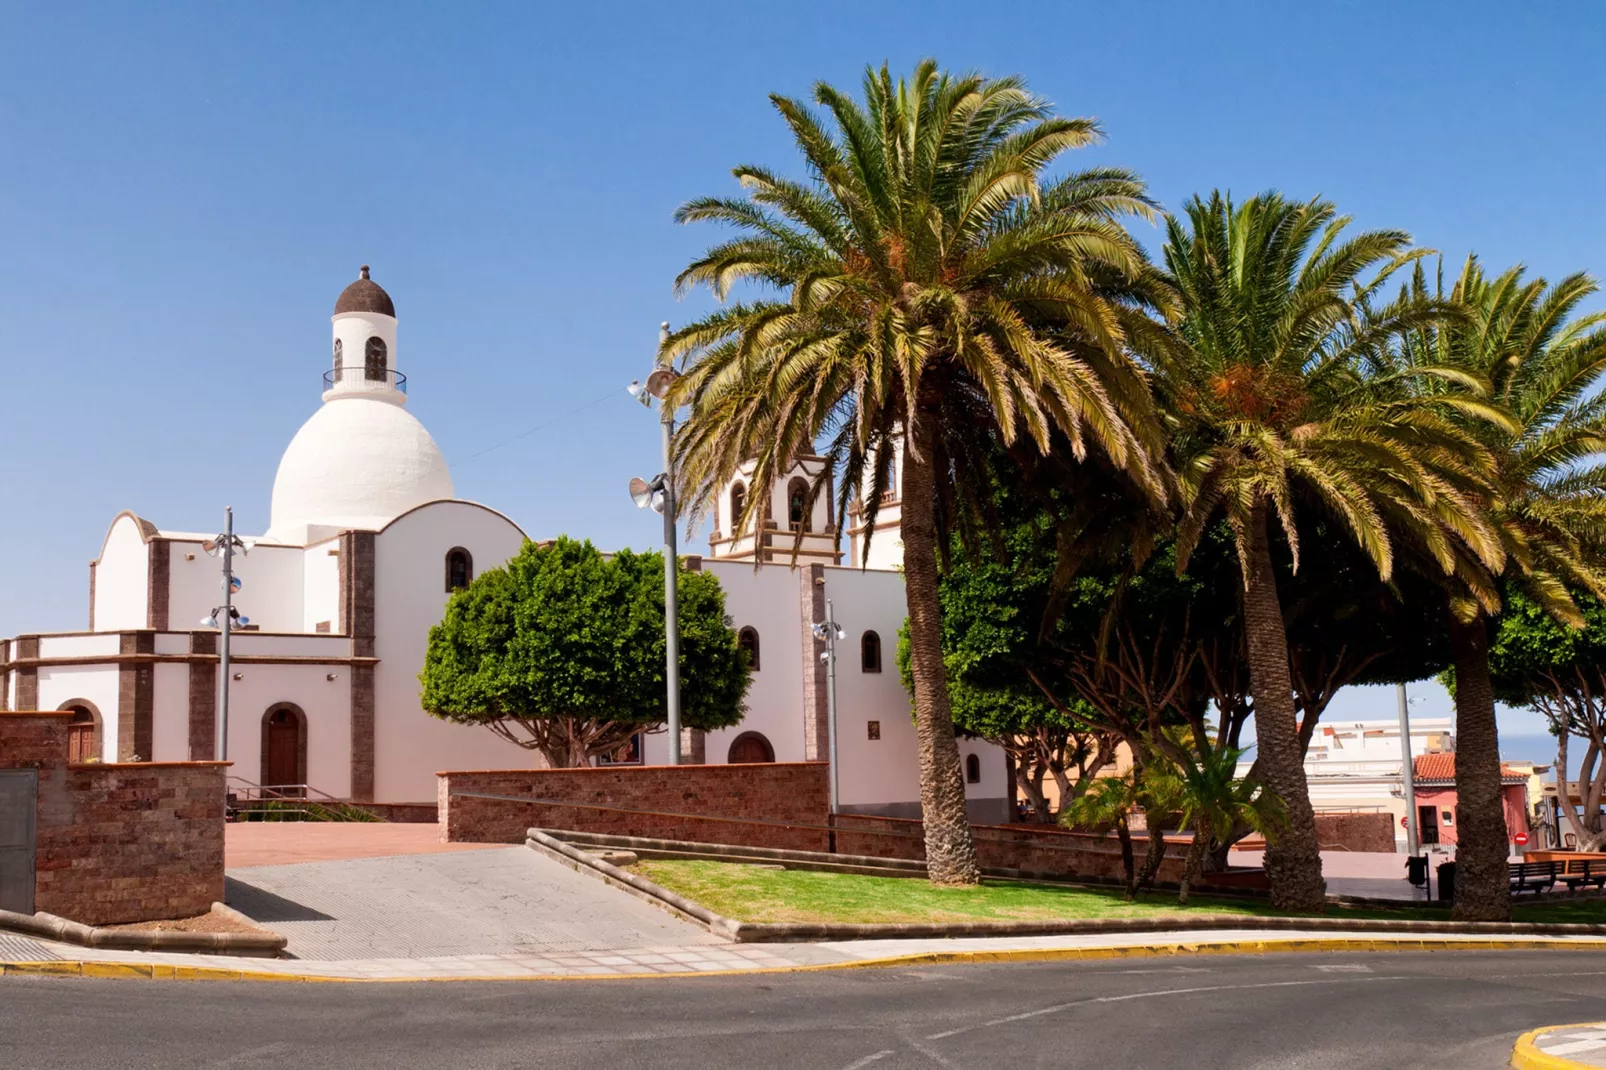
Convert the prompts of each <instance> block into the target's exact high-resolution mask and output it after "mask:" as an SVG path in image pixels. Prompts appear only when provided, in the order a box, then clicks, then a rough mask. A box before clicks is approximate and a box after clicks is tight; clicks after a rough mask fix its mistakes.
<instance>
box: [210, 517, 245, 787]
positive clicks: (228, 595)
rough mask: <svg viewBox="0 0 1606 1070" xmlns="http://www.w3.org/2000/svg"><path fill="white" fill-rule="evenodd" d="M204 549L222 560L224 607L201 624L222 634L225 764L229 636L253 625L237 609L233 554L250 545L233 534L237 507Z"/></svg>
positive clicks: (221, 745)
mask: <svg viewBox="0 0 1606 1070" xmlns="http://www.w3.org/2000/svg"><path fill="white" fill-rule="evenodd" d="M201 548H202V549H203V550H205V551H206V552H207V553H208V554H211V555H212V556H213V557H220V558H222V559H223V604H222V605H221V606H219V607H218V608H216V609H214V610H212V615H211V616H210V617H207V618H205V619H204V620H202V621H201V626H202V627H203V628H216V629H218V631H219V632H221V633H222V634H221V637H220V639H219V641H218V681H217V747H216V748H215V749H216V752H217V760H218V761H220V762H226V761H228V759H229V635H230V633H231V632H232V631H233V626H234V624H236V623H238V624H240V625H242V626H243V625H246V624H249V623H251V618H250V617H242V616H240V611H239V610H238V609H235V608H234V592H235V591H237V590H238V589H239V587H240V581H239V580H237V579H235V578H234V551H236V550H238V551H240V553H241V554H245V553H249V552H250V550H251V547H250V544H249V543H247V542H246V541H245V540H244V539H241V538H240V537H239V536H237V535H235V534H234V506H232V505H229V506H225V507H224V509H223V530H222V531H221V532H220V533H219V534H218V536H217V538H215V539H207V540H205V541H204V542H202V543H201Z"/></svg>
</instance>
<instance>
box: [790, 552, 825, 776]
mask: <svg viewBox="0 0 1606 1070" xmlns="http://www.w3.org/2000/svg"><path fill="white" fill-rule="evenodd" d="M797 574H798V580H799V583H800V584H801V587H800V589H799V591H798V610H799V615H800V616H801V617H802V620H801V621H800V622H799V623H800V624H801V626H802V629H803V760H804V761H806V762H823V761H826V760H827V759H829V758H830V756H831V740H830V731H831V711H830V706H829V705H828V699H829V696H828V695H827V694H826V680H825V675H826V673H825V662H823V661H821V660H820V655H821V654H823V653H824V652H825V643H824V642H823V641H822V640H819V639H816V638H815V637H814V625H815V624H816V623H817V622H819V621H822V620H824V619H825V566H824V565H804V566H802V567H801V568H799V569H798V570H797Z"/></svg>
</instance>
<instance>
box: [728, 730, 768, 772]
mask: <svg viewBox="0 0 1606 1070" xmlns="http://www.w3.org/2000/svg"><path fill="white" fill-rule="evenodd" d="M774 760H775V754H774V752H773V751H771V750H770V745H769V743H768V742H767V741H766V740H765V739H764V737H763V736H761V735H759V734H758V733H756V732H750V733H748V734H747V735H744V736H738V737H737V739H736V742H735V743H732V744H731V750H730V757H729V759H728V761H729V762H730V764H732V765H746V764H751V763H755V762H773V761H774Z"/></svg>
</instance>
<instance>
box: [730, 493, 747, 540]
mask: <svg viewBox="0 0 1606 1070" xmlns="http://www.w3.org/2000/svg"><path fill="white" fill-rule="evenodd" d="M746 510H747V484H745V483H737V484H736V485H735V486H734V487H732V488H731V531H730V533H731V538H735V537H736V533H737V532H738V531H740V530H741V523H742V513H744V512H746Z"/></svg>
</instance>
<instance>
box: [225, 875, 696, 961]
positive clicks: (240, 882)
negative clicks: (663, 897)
mask: <svg viewBox="0 0 1606 1070" xmlns="http://www.w3.org/2000/svg"><path fill="white" fill-rule="evenodd" d="M227 901H228V904H229V905H230V906H232V907H234V908H235V909H237V910H239V911H241V912H243V913H245V914H246V915H247V916H249V917H251V918H253V919H255V920H257V921H260V922H262V923H263V924H264V925H267V926H268V927H270V928H272V929H274V930H275V931H277V932H280V933H283V934H284V935H285V936H286V937H288V938H289V941H290V944H289V948H288V950H289V952H290V953H291V954H292V955H294V956H296V957H297V958H302V959H320V960H339V959H370V960H374V959H389V960H393V961H395V962H396V964H397V965H401V959H402V958H408V959H411V958H424V957H452V956H459V955H466V954H487V955H526V954H527V955H539V956H549V957H550V956H554V955H564V954H574V953H576V952H586V951H616V950H626V949H638V948H642V947H645V946H653V945H656V946H663V947H677V948H689V947H698V946H704V945H710V944H719V943H722V941H721V940H719V938H717V937H715V936H714V935H713V934H711V933H709V932H707V931H706V930H704V929H701V928H698V927H697V926H695V925H691V924H689V923H687V922H683V921H681V920H680V919H678V918H675V917H673V916H671V915H670V914H668V913H666V912H664V911H662V910H659V909H657V908H656V907H653V906H650V905H649V904H647V903H644V902H642V901H641V900H639V899H636V898H635V897H634V896H631V895H627V894H625V893H624V892H621V891H618V890H617V889H614V888H610V887H608V886H607V885H605V884H602V883H601V882H599V881H595V880H592V879H591V878H589V877H583V876H581V875H580V874H578V873H575V872H574V871H573V870H570V869H567V868H565V867H564V866H561V865H559V864H558V863H556V862H553V861H552V860H550V859H548V858H546V857H544V856H542V855H540V854H537V853H536V852H535V851H532V850H529V849H528V848H525V847H508V848H505V849H502V850H486V851H462V852H451V853H446V854H429V855H401V856H396V857H391V858H360V859H349V860H342V861H333V862H299V863H295V864H292V865H283V866H252V867H250V868H248V869H242V870H237V871H235V872H233V873H232V874H231V875H230V877H229V880H228V892H227ZM386 965H389V963H386Z"/></svg>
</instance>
